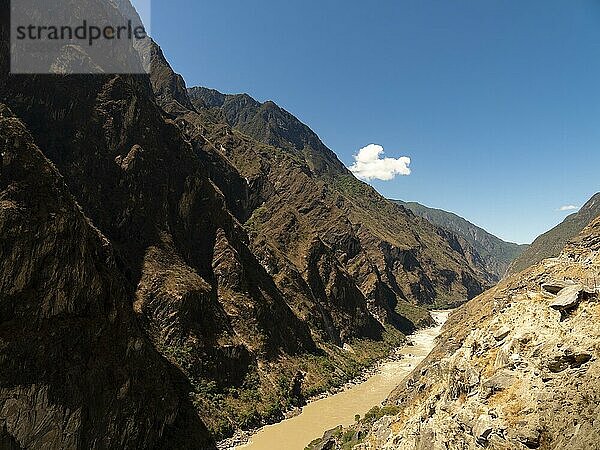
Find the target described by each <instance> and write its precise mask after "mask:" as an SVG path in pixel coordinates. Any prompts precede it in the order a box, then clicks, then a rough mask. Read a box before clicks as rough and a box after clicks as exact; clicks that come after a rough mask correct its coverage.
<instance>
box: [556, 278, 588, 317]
mask: <svg viewBox="0 0 600 450" xmlns="http://www.w3.org/2000/svg"><path fill="white" fill-rule="evenodd" d="M583 290H584V289H583V286H582V285H581V284H574V285H572V286H569V287H566V288H564V289H562V290H561V291H560V292H559V293H558V295H557V296H556V299H555V300H554V301H553V302H552V303H551V304H550V308H552V309H555V310H557V311H569V310H572V309H575V308H577V306H578V305H579V302H580V301H581V294H582V292H583Z"/></svg>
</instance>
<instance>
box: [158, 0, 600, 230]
mask: <svg viewBox="0 0 600 450" xmlns="http://www.w3.org/2000/svg"><path fill="white" fill-rule="evenodd" d="M152 34H153V36H154V37H155V39H156V40H157V41H158V42H159V43H160V45H161V46H162V47H163V49H164V50H165V53H166V55H167V57H168V59H169V60H170V62H171V63H172V65H173V67H174V68H175V70H176V71H178V72H179V73H181V74H182V75H183V76H184V78H185V79H186V82H187V84H188V86H194V85H203V86H208V87H211V88H215V89H218V90H220V91H223V92H227V93H238V92H248V93H249V94H251V95H252V96H254V97H255V98H257V99H259V100H261V101H264V100H267V99H272V100H274V101H275V102H277V103H278V104H280V105H281V106H283V107H285V108H286V109H288V110H289V111H291V112H292V113H293V114H295V115H296V116H298V117H299V118H300V119H301V120H302V121H304V122H305V123H307V124H308V125H309V126H310V127H311V128H312V129H314V130H315V131H316V132H317V133H318V134H319V135H320V136H321V138H322V139H323V141H324V142H325V143H326V144H327V145H328V146H329V147H330V148H331V149H332V150H334V151H335V152H336V153H337V154H338V155H339V157H340V159H341V160H342V161H344V162H345V163H346V164H347V165H351V164H352V162H353V155H354V154H356V152H357V151H358V150H359V149H360V148H361V147H364V146H365V145H367V144H369V143H376V144H380V145H382V146H384V147H385V152H386V156H389V157H400V156H404V155H406V156H410V157H411V158H412V164H411V168H412V174H411V175H410V176H401V177H397V178H395V179H394V180H392V181H387V182H382V181H375V182H372V184H373V185H374V186H375V187H376V188H377V189H378V190H379V191H380V192H381V193H382V194H384V195H386V196H388V197H392V198H399V199H404V200H414V201H419V202H421V203H424V204H426V205H429V206H434V207H439V208H444V209H447V210H451V211H454V212H456V213H458V214H460V215H462V216H464V217H466V218H468V219H470V220H471V221H473V222H475V223H477V224H478V225H481V226H483V227H484V228H486V229H488V230H489V231H491V232H493V233H495V234H497V235H498V236H500V237H502V238H504V239H507V240H512V241H517V242H530V241H531V240H532V239H533V238H534V237H535V236H537V235H538V234H540V233H541V232H543V231H545V230H547V229H549V228H550V227H552V226H554V225H555V224H556V223H558V222H560V221H561V220H562V219H563V218H564V217H565V216H566V214H567V213H566V212H559V211H558V209H559V208H560V207H561V206H563V205H569V204H573V205H578V206H580V205H582V204H583V203H584V202H585V201H586V200H587V199H588V198H589V197H590V196H591V195H592V194H593V193H595V192H597V191H599V190H600V186H599V183H598V181H599V179H600V177H599V174H598V172H599V168H600V0H576V1H571V0H537V1H523V0H438V1H431V0H419V1H417V0H412V1H401V0H385V1H381V0H379V1H376V2H366V1H361V2H359V1H351V0H343V1H342V0H320V1H315V0H286V1H282V0H278V1H273V0H256V1H248V0H236V1H233V0H211V1H208V0H170V1H157V0H155V1H154V2H153V11H152Z"/></svg>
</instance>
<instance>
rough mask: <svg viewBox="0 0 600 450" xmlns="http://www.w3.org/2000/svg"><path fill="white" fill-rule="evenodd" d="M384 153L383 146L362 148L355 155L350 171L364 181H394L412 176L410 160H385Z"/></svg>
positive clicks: (405, 157)
mask: <svg viewBox="0 0 600 450" xmlns="http://www.w3.org/2000/svg"><path fill="white" fill-rule="evenodd" d="M383 154H384V151H383V147H382V146H381V145H377V144H369V145H367V146H366V147H363V148H361V149H360V150H359V151H358V154H357V155H354V164H352V165H351V166H350V170H351V171H352V173H353V174H354V175H356V177H358V178H360V179H362V180H367V181H371V180H383V181H390V180H393V179H394V178H395V177H396V175H410V173H411V170H410V167H408V166H409V165H410V158H409V157H408V156H402V157H400V158H383V157H382V156H383Z"/></svg>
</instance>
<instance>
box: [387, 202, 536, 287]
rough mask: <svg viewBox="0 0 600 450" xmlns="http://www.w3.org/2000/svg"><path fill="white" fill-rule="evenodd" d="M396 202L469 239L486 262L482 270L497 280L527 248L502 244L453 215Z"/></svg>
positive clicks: (508, 243) (499, 240) (475, 226)
mask: <svg viewBox="0 0 600 450" xmlns="http://www.w3.org/2000/svg"><path fill="white" fill-rule="evenodd" d="M394 202H396V203H398V204H399V205H402V206H404V207H405V208H408V209H410V210H411V211H412V212H414V213H415V214H416V215H418V216H421V217H423V218H425V219H427V220H428V221H429V222H431V223H433V224H434V225H437V226H439V227H442V228H444V229H446V230H449V231H451V232H452V233H455V234H456V235H457V236H459V237H461V238H462V239H464V240H466V241H467V242H468V243H469V244H470V245H471V246H472V247H473V249H474V250H475V251H476V252H477V254H478V255H479V259H480V260H481V261H483V264H484V268H483V270H485V271H487V272H490V273H492V274H494V275H495V277H496V280H497V281H499V280H500V279H502V277H504V275H506V272H507V270H508V267H509V266H510V264H511V263H512V262H513V261H514V260H515V258H517V257H518V256H519V255H521V253H523V252H524V251H525V250H526V249H527V247H528V246H527V245H519V244H514V243H512V242H506V241H503V240H502V239H500V238H498V237H496V236H494V235H493V234H490V233H488V232H487V231H485V230H484V229H483V228H481V227H478V226H477V225H474V224H472V223H471V222H469V221H468V220H466V219H463V218H462V217H460V216H458V215H456V214H454V213H451V212H447V211H443V210H441V209H434V208H428V207H427V206H424V205H421V204H419V203H416V202H403V201H401V200H394ZM475 261H477V258H476V259H475Z"/></svg>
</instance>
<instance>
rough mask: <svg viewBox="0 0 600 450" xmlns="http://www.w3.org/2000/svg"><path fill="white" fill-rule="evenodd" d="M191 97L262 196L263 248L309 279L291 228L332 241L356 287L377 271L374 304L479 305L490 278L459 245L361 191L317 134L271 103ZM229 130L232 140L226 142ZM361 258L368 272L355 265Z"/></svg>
mask: <svg viewBox="0 0 600 450" xmlns="http://www.w3.org/2000/svg"><path fill="white" fill-rule="evenodd" d="M189 95H190V97H191V99H192V102H193V103H194V106H195V107H196V110H197V111H199V112H200V115H201V117H203V118H204V119H203V126H204V127H205V130H206V133H207V134H206V135H207V136H208V139H209V140H210V141H212V142H214V143H217V144H218V147H219V148H220V150H221V152H222V153H223V154H224V155H225V157H226V158H227V159H228V160H229V161H230V162H232V164H233V165H234V166H235V167H236V169H237V170H238V171H239V172H240V173H241V174H242V175H243V176H244V178H246V179H248V180H249V182H250V183H251V184H256V185H259V186H261V187H260V192H261V194H260V196H261V199H262V204H261V207H260V208H259V209H258V210H256V211H255V212H254V213H253V215H252V217H251V219H250V220H249V222H248V224H249V225H251V226H252V228H253V230H254V231H255V234H254V235H253V236H255V237H256V239H257V241H256V242H259V241H260V242H268V244H269V246H270V247H275V248H278V249H279V250H280V251H281V252H283V253H287V256H288V257H289V256H290V254H291V252H294V253H295V254H294V255H293V256H292V260H294V262H295V263H296V266H297V267H298V268H299V269H300V270H302V271H304V270H306V269H305V267H303V264H304V263H303V262H301V261H303V260H305V259H306V257H305V255H306V253H307V250H308V249H307V247H306V242H299V241H298V240H297V238H296V237H295V236H293V235H290V234H289V229H290V228H292V229H294V228H296V229H297V228H298V227H300V228H301V229H302V230H304V231H303V233H302V236H301V237H302V239H303V240H306V237H307V236H309V235H313V236H314V237H313V239H315V238H318V239H322V238H323V237H325V242H326V244H327V246H329V247H331V249H332V250H333V251H334V252H337V253H338V254H339V255H340V258H338V259H339V260H340V261H341V262H342V263H343V264H344V265H345V266H346V267H345V270H347V271H349V273H350V274H353V276H354V277H355V278H357V277H358V278H361V277H362V278H364V277H365V275H366V273H367V272H368V271H372V273H373V275H375V277H370V278H372V279H375V278H376V277H377V275H376V274H377V273H379V274H380V277H381V281H382V282H383V283H384V284H386V285H387V286H386V287H385V288H384V289H383V291H385V292H381V291H382V289H381V288H380V287H377V286H376V285H371V286H366V285H364V282H363V286H364V287H363V288H362V290H363V292H368V291H369V290H370V291H371V292H373V294H371V296H373V295H374V297H375V298H376V297H377V294H376V293H375V291H376V290H378V291H380V293H383V294H385V295H386V296H388V297H389V298H391V299H392V301H393V302H396V301H398V300H401V301H402V300H405V301H408V302H411V303H417V304H424V305H433V304H436V303H437V304H438V305H439V304H444V303H446V304H448V303H453V302H456V301H457V300H458V301H460V299H461V298H463V299H464V298H470V297H472V296H473V295H474V294H475V292H476V291H478V290H480V289H482V288H483V287H484V286H485V285H486V284H487V283H488V282H489V281H490V280H489V274H488V273H485V272H483V271H481V270H479V268H477V267H473V266H471V265H469V263H468V261H465V260H466V258H465V255H464V249H462V248H460V247H456V246H455V240H456V239H455V236H453V235H452V236H448V235H447V234H445V233H443V232H440V230H439V228H438V227H435V226H432V225H431V224H430V223H429V222H427V221H425V220H423V219H421V218H420V217H415V216H414V215H413V214H411V213H410V212H408V211H407V210H406V209H404V208H400V207H398V206H397V205H395V204H394V203H393V202H390V201H388V200H386V199H384V198H383V197H381V196H380V195H379V194H378V193H377V192H376V191H375V190H374V189H373V188H371V187H370V186H368V185H367V184H365V183H362V182H360V181H358V180H357V179H356V178H355V177H354V176H353V175H352V174H351V172H350V171H349V170H348V169H347V168H346V167H345V166H344V164H343V163H342V162H341V161H339V159H338V158H337V156H336V155H335V154H334V153H333V152H332V151H331V150H329V149H328V148H327V147H326V146H325V145H324V144H323V143H322V142H321V140H320V139H319V138H318V136H317V135H316V134H315V133H314V132H313V131H312V130H310V128H308V127H307V126H306V125H305V124H303V123H302V122H300V121H299V120H298V119H297V118H295V117H294V116H293V115H292V114H290V113H289V112H287V111H285V110H283V109H282V108H280V107H279V106H277V105H276V104H275V103H274V102H272V101H268V102H264V103H260V102H258V101H256V100H254V99H252V98H251V97H250V96H248V95H246V94H240V95H225V94H221V93H219V92H217V91H215V90H211V89H206V88H192V89H190V90H189ZM188 118H189V116H188ZM207 124H208V125H207ZM223 124H225V126H226V127H228V128H229V129H231V130H232V132H231V133H229V132H224V131H223V126H224V125H223ZM232 135H233V138H232ZM253 142H254V144H253ZM256 143H258V144H260V146H259V145H257V144H256ZM265 145H266V146H268V147H269V148H266V147H264V146H265ZM261 147H263V148H261ZM265 212H266V213H265ZM257 213H260V214H257ZM292 218H294V219H293V220H294V223H289V222H290V220H292ZM344 223H345V225H344V226H343V227H342V224H344ZM334 229H336V231H335V233H333V230H334ZM290 240H291V241H290ZM292 242H293V246H292V247H290V245H289V244H290V243H292ZM356 258H361V259H363V258H364V261H365V263H363V264H360V265H358V264H357V260H356ZM359 267H360V272H361V273H358V272H357V271H356V270H357V268H359ZM478 285H479V286H478ZM386 302H387V303H389V300H386V301H384V303H386Z"/></svg>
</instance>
